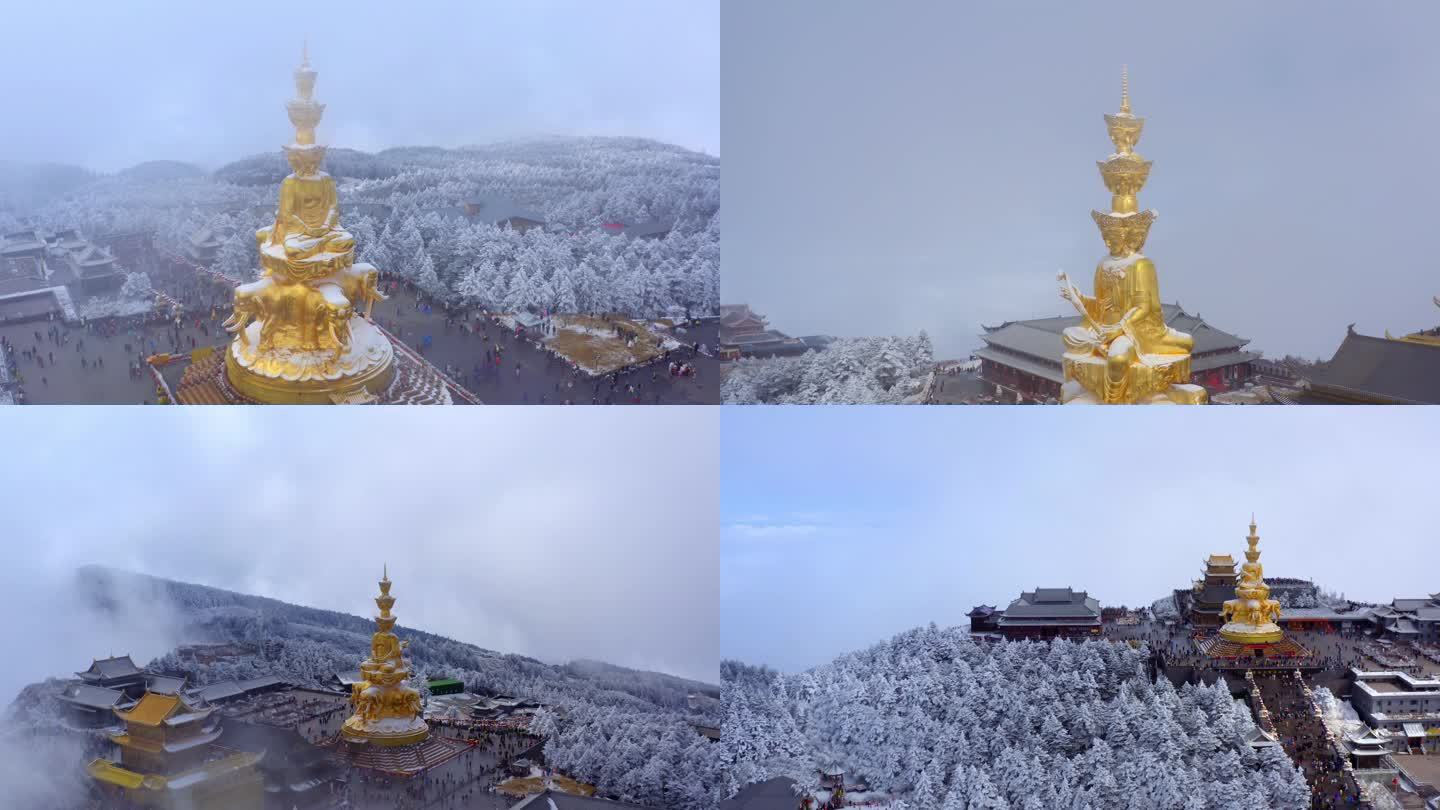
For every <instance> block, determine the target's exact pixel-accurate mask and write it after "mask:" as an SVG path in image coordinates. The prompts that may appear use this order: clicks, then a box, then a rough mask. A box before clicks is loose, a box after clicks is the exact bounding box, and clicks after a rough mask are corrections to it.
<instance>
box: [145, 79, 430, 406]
mask: <svg viewBox="0 0 1440 810" xmlns="http://www.w3.org/2000/svg"><path fill="white" fill-rule="evenodd" d="M317 75H318V74H317V73H316V71H315V70H313V69H312V68H311V67H310V59H309V55H308V52H307V53H306V54H305V55H304V56H303V57H302V60H301V65H300V67H299V68H298V69H296V71H295V98H293V99H291V100H290V101H289V102H288V103H287V104H286V110H287V111H288V113H289V115H290V122H291V124H293V125H294V127H295V138H294V142H293V143H291V144H289V145H288V146H286V147H284V151H285V158H286V160H287V162H289V164H290V168H291V169H292V173H291V174H290V175H289V176H287V177H286V178H285V179H284V180H283V181H282V182H281V183H280V194H279V201H278V205H277V207H276V209H275V213H274V220H273V222H272V223H271V224H270V225H267V226H266V227H263V228H261V229H259V230H258V231H256V233H255V242H256V247H257V248H258V250H259V253H260V264H261V266H262V274H261V277H260V279H259V280H258V281H253V282H249V283H247V284H241V285H239V286H238V287H236V288H235V298H234V309H233V312H232V313H231V315H230V317H229V319H228V320H227V321H226V322H225V328H226V329H227V330H228V331H230V332H231V333H233V334H234V335H235V337H234V339H233V340H232V341H231V342H230V344H229V345H228V346H227V347H226V348H225V349H224V350H223V351H219V352H216V351H211V350H210V349H209V347H206V348H204V349H201V350H199V351H196V352H192V353H191V355H190V356H189V358H188V359H189V362H190V364H189V366H188V367H187V368H185V370H184V374H183V376H182V377H181V379H180V380H179V382H178V384H176V385H174V386H173V388H174V390H173V391H162V396H163V398H165V399H168V400H169V401H174V402H180V403H182V404H276V405H280V404H284V405H302V404H342V403H343V404H368V403H385V404H450V401H451V399H450V390H451V389H452V388H453V387H454V386H453V385H451V384H449V382H448V381H447V380H445V379H444V378H443V377H442V376H441V375H440V374H439V372H437V371H436V370H435V369H434V367H433V366H431V365H430V364H428V363H427V362H425V361H424V360H423V359H421V358H420V357H419V356H418V355H416V354H414V353H413V352H411V351H409V350H408V349H406V348H405V347H404V346H403V345H400V344H397V342H396V341H392V339H391V338H390V336H389V335H388V334H387V333H386V332H385V331H384V330H383V329H381V328H380V327H379V326H378V325H377V324H375V323H374V322H373V321H372V320H371V318H370V311H371V308H372V307H373V306H374V304H375V302H376V301H379V300H384V297H385V296H384V295H383V294H382V293H381V292H380V289H379V277H380V273H379V270H377V269H376V268H375V267H374V266H372V265H369V264H364V263H360V264H357V263H356V262H355V239H354V237H353V236H351V234H350V233H349V232H348V231H346V230H345V229H344V227H343V226H342V225H341V223H340V203H339V199H338V195H337V193H336V190H335V179H334V178H333V177H331V176H330V175H329V174H327V173H325V172H324V171H322V170H321V169H320V165H321V163H322V161H323V160H324V159H325V147H324V146H323V145H321V144H319V143H317V142H316V138H315V127H316V126H317V125H319V123H320V118H321V116H322V114H323V113H324V111H325V105H323V104H321V103H319V102H318V101H316V100H315V98H314V89H315V79H316V77H317ZM212 243H213V240H209V241H207V240H206V239H205V238H202V239H201V241H200V242H199V243H198V244H196V245H193V247H194V248H195V249H196V250H197V251H208V250H209V248H210V247H211V246H212ZM170 359H172V358H169V357H168V356H166V357H158V358H152V359H151V361H150V364H151V366H152V367H154V368H158V367H160V366H164V365H166V364H168V362H169V360H170Z"/></svg>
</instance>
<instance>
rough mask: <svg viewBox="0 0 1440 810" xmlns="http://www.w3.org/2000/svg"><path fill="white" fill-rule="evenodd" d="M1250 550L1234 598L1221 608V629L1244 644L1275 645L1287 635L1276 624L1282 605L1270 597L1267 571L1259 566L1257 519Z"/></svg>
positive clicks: (1252, 519)
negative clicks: (1266, 577)
mask: <svg viewBox="0 0 1440 810" xmlns="http://www.w3.org/2000/svg"><path fill="white" fill-rule="evenodd" d="M1245 540H1246V542H1247V543H1249V545H1250V548H1249V549H1247V550H1246V552H1245V564H1244V565H1242V566H1240V581H1239V583H1238V584H1237V585H1236V586H1235V598H1234V599H1230V600H1228V601H1226V602H1225V604H1224V605H1223V606H1222V607H1221V608H1220V615H1221V618H1222V619H1224V621H1225V626H1224V627H1222V628H1220V637H1221V638H1224V639H1227V640H1229V641H1236V642H1239V643H1241V644H1273V643H1275V642H1277V641H1279V640H1280V639H1282V638H1284V636H1285V634H1284V632H1283V631H1282V630H1281V629H1280V625H1278V624H1276V622H1277V621H1278V620H1279V618H1280V603H1279V602H1278V601H1276V600H1274V599H1271V598H1270V586H1269V585H1266V584H1265V568H1264V567H1263V566H1262V565H1260V548H1259V545H1260V535H1258V534H1256V533H1255V516H1254V515H1251V516H1250V536H1249V537H1247V538H1245Z"/></svg>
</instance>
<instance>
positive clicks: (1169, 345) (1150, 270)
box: [1059, 74, 1206, 404]
mask: <svg viewBox="0 0 1440 810" xmlns="http://www.w3.org/2000/svg"><path fill="white" fill-rule="evenodd" d="M1105 125H1106V128H1107V129H1108V130H1109V133H1110V140H1111V142H1112V143H1114V144H1115V153H1114V154H1112V155H1110V157H1108V158H1106V159H1105V160H1103V161H1100V162H1099V164H1098V165H1099V167H1100V175H1101V177H1102V178H1103V179H1104V181H1105V187H1106V188H1107V189H1109V191H1110V193H1111V195H1112V197H1111V205H1110V208H1111V210H1110V211H1109V212H1100V211H1092V212H1091V216H1092V217H1093V218H1094V219H1095V224H1096V225H1098V226H1099V227H1100V236H1101V237H1102V238H1103V239H1104V240H1105V246H1106V248H1108V249H1109V255H1108V256H1106V257H1105V258H1103V259H1101V260H1100V263H1099V265H1098V266H1097V267H1096V268H1095V295H1094V296H1093V297H1092V296H1088V295H1085V294H1084V293H1082V292H1080V290H1079V289H1078V288H1077V287H1076V286H1075V285H1074V284H1073V283H1072V282H1071V281H1070V277H1069V276H1068V275H1066V274H1065V273H1064V272H1061V273H1060V274H1059V281H1060V296H1061V297H1062V298H1064V299H1065V300H1067V301H1069V302H1070V303H1071V304H1073V305H1074V306H1075V309H1076V311H1078V312H1079V313H1080V316H1081V319H1082V320H1081V325H1079V326H1072V327H1070V328H1068V329H1066V330H1065V331H1064V333H1063V334H1062V336H1061V339H1062V340H1063V341H1064V343H1065V355H1064V361H1063V365H1064V369H1065V384H1064V385H1063V386H1062V387H1061V393H1060V398H1061V401H1063V402H1067V403H1087V404H1095V403H1104V404H1113V403H1151V402H1173V403H1181V404H1190V403H1203V402H1205V401H1206V393H1205V389H1204V388H1202V387H1200V386H1198V385H1193V384H1191V383H1190V382H1189V380H1190V350H1191V348H1192V347H1193V346H1194V340H1193V339H1192V338H1191V337H1190V336H1189V335H1187V334H1185V333H1184V332H1179V331H1177V330H1175V329H1172V328H1170V326H1169V325H1168V324H1166V323H1165V315H1164V312H1163V310H1162V309H1161V306H1160V280H1159V276H1158V275H1157V274H1156V272H1155V264H1154V262H1152V261H1150V259H1149V258H1148V257H1146V256H1145V255H1144V254H1143V253H1141V252H1140V251H1141V248H1143V247H1144V246H1145V239H1146V237H1147V236H1148V235H1149V233H1150V225H1151V224H1152V223H1153V222H1154V221H1155V217H1156V214H1155V212H1154V211H1151V210H1145V211H1141V210H1139V203H1138V201H1137V200H1136V197H1135V195H1136V194H1137V193H1138V192H1139V191H1140V189H1141V188H1142V187H1143V186H1144V185H1145V181H1146V179H1148V178H1149V176H1150V165H1151V163H1150V161H1148V160H1145V159H1144V158H1142V157H1140V155H1138V154H1137V153H1136V152H1135V144H1136V142H1137V141H1139V140H1140V131H1141V130H1142V129H1143V128H1144V125H1145V119H1143V118H1138V117H1136V116H1135V115H1134V114H1132V113H1131V112H1130V82H1129V76H1128V74H1122V77H1121V95H1120V112H1119V113H1117V114H1114V115H1106V116H1105Z"/></svg>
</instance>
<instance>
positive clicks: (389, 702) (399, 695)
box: [340, 567, 430, 745]
mask: <svg viewBox="0 0 1440 810" xmlns="http://www.w3.org/2000/svg"><path fill="white" fill-rule="evenodd" d="M375 604H376V606H378V607H379V608H380V614H379V615H378V616H376V617H375V624H376V627H377V629H376V632H375V635H374V636H372V637H371V640H370V657H369V658H368V659H366V660H365V661H364V662H362V663H361V664H360V675H361V677H362V678H363V680H361V681H360V682H359V683H357V684H355V685H354V686H352V687H351V691H350V705H351V706H353V707H354V708H355V713H354V714H352V715H350V717H349V718H348V719H347V720H346V721H345V724H344V725H343V726H342V727H341V729H340V733H341V735H342V736H344V738H345V739H346V740H348V741H350V742H352V743H374V744H377V745H410V744H411V743H417V742H421V741H422V740H424V739H425V738H426V737H428V736H429V735H430V727H429V726H428V725H426V723H425V720H424V719H422V718H421V717H420V711H421V706H420V692H419V691H417V690H416V689H414V688H413V687H411V686H410V685H409V684H407V683H406V681H407V680H408V679H409V677H410V666H409V665H408V664H406V663H405V658H404V655H403V651H404V649H405V646H406V642H403V641H400V640H399V639H398V638H397V637H396V636H395V633H394V632H392V631H393V630H394V628H395V618H396V617H395V616H394V615H393V614H392V613H391V612H390V608H391V607H393V606H394V605H395V597H393V596H391V595H390V572H389V569H388V567H387V568H386V569H385V571H384V573H383V574H382V575H381V578H380V595H379V596H377V597H375Z"/></svg>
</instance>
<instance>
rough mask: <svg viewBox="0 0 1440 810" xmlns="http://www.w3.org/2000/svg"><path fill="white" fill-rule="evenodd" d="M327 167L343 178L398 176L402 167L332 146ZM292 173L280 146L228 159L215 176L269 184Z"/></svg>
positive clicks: (249, 183)
mask: <svg viewBox="0 0 1440 810" xmlns="http://www.w3.org/2000/svg"><path fill="white" fill-rule="evenodd" d="M325 171H327V172H329V173H330V174H332V175H334V176H335V177H336V178H337V179H342V180H380V179H384V178H386V177H394V176H395V174H396V173H397V172H398V171H399V169H398V168H397V167H396V166H395V164H393V163H391V162H390V161H388V160H386V159H385V158H382V157H377V156H375V155H371V154H369V153H366V152H358V151H356V150H354V149H341V148H337V147H331V148H329V149H327V150H325ZM289 173H290V165H289V164H288V163H286V162H285V155H284V154H283V153H282V152H280V151H279V150H276V151H274V152H266V153H264V154H259V155H251V156H250V157H247V158H241V159H240V160H237V161H235V162H234V163H227V164H225V165H224V166H221V167H220V168H218V169H216V170H215V174H214V177H215V179H216V180H220V181H222V182H226V183H235V184H236V185H241V186H269V185H275V184H277V183H279V182H280V181H281V180H284V179H285V176H286V175H288V174H289Z"/></svg>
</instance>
